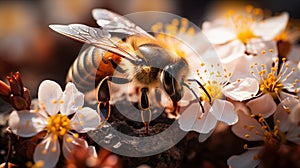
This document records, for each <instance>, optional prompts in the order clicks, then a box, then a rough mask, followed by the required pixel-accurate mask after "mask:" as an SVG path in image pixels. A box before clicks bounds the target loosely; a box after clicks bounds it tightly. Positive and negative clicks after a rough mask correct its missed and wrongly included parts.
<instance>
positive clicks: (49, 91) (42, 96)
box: [38, 80, 63, 115]
mask: <svg viewBox="0 0 300 168" xmlns="http://www.w3.org/2000/svg"><path fill="white" fill-rule="evenodd" d="M62 94H63V92H62V89H61V87H60V86H59V84H57V83H56V82H54V81H50V80H45V81H43V82H42V83H41V84H40V87H39V91H38V99H39V106H40V108H41V109H44V110H46V111H47V113H48V114H49V115H55V114H56V113H57V112H58V111H59V100H61V98H62Z"/></svg>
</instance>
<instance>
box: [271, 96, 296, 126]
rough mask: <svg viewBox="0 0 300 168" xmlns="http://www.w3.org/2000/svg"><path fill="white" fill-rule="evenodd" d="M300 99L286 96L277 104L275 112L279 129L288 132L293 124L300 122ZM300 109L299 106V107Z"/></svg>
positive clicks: (275, 119) (275, 120)
mask: <svg viewBox="0 0 300 168" xmlns="http://www.w3.org/2000/svg"><path fill="white" fill-rule="evenodd" d="M298 107H299V100H297V99H295V98H286V99H284V100H282V102H281V103H280V104H279V105H278V106H277V110H276V112H275V114H274V122H275V123H277V125H278V127H279V129H280V130H281V131H283V132H286V131H288V130H289V129H290V127H291V126H292V124H298V123H299V121H300V118H299V112H300V111H297V108H298ZM298 110H299V108H298Z"/></svg>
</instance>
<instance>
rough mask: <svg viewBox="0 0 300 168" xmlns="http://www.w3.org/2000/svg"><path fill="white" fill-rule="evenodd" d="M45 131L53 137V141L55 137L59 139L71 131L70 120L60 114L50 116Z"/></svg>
mask: <svg viewBox="0 0 300 168" xmlns="http://www.w3.org/2000/svg"><path fill="white" fill-rule="evenodd" d="M46 129H47V130H48V132H51V133H52V134H53V135H54V136H53V137H54V138H53V139H55V138H57V136H60V137H61V136H63V135H65V134H66V133H67V132H68V131H69V130H70V129H71V124H70V119H69V118H68V117H67V116H66V115H62V114H57V115H55V116H50V117H49V119H48V125H47V127H46Z"/></svg>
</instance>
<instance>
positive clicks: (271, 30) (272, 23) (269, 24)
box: [253, 12, 289, 40]
mask: <svg viewBox="0 0 300 168" xmlns="http://www.w3.org/2000/svg"><path fill="white" fill-rule="evenodd" d="M288 20H289V15H288V13H287V12H283V13H282V14H280V15H279V16H274V17H271V18H268V19H265V20H263V21H261V22H259V23H257V24H255V25H254V26H253V32H254V34H255V35H257V36H261V37H263V38H264V39H266V40H271V39H274V37H275V36H277V35H278V34H279V33H280V32H282V31H283V30H284V29H285V27H286V25H287V23H288Z"/></svg>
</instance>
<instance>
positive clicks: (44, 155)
mask: <svg viewBox="0 0 300 168" xmlns="http://www.w3.org/2000/svg"><path fill="white" fill-rule="evenodd" d="M59 155H60V145H59V142H58V139H57V137H55V136H54V135H51V134H50V135H49V136H47V137H46V139H44V140H43V141H42V142H41V143H39V144H38V145H37V146H36V147H35V151H34V154H33V160H34V161H35V162H37V161H43V163H44V167H43V168H53V167H55V165H56V164H57V162H58V159H59Z"/></svg>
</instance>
